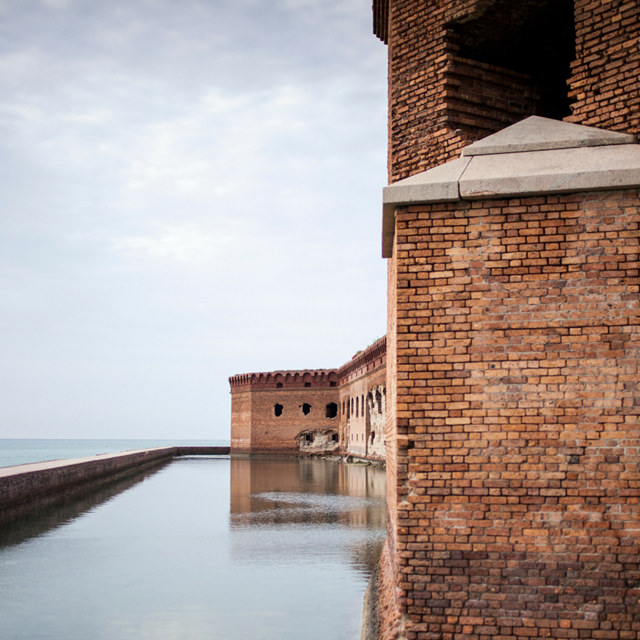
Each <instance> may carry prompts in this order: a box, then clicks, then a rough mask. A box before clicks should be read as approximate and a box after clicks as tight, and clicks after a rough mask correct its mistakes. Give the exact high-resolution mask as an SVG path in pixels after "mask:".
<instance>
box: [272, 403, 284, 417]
mask: <svg viewBox="0 0 640 640" xmlns="http://www.w3.org/2000/svg"><path fill="white" fill-rule="evenodd" d="M282 408H283V407H282V405H281V404H276V405H275V406H274V407H273V413H274V414H275V416H276V418H278V417H280V416H281V415H282Z"/></svg>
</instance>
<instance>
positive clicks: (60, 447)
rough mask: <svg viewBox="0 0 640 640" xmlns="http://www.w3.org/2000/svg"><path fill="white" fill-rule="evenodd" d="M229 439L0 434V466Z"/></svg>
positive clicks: (221, 443)
mask: <svg viewBox="0 0 640 640" xmlns="http://www.w3.org/2000/svg"><path fill="white" fill-rule="evenodd" d="M230 444H231V441H230V440H188V439H142V438H131V439H127V438H120V439H116V438H114V439H110V438H0V467H12V466H15V465H20V464H29V463H32V462H47V461H50V460H69V459H72V458H85V457H88V456H96V455H99V454H101V453H119V452H122V451H131V450H133V449H150V448H153V447H179V446H185V447H228V446H229V445H230Z"/></svg>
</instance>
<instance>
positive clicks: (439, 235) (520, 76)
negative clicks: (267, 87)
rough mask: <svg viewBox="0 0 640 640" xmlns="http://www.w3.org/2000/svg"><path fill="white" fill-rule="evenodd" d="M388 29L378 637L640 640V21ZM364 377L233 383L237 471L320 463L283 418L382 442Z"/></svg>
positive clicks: (389, 8)
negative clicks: (243, 462)
mask: <svg viewBox="0 0 640 640" xmlns="http://www.w3.org/2000/svg"><path fill="white" fill-rule="evenodd" d="M373 14H374V33H375V35H377V36H378V37H379V38H380V39H381V40H382V41H383V42H384V43H385V44H387V46H388V69H389V145H388V149H389V158H388V167H389V186H387V187H386V188H385V189H384V192H383V203H382V204H383V256H384V257H385V258H387V259H388V270H389V286H388V327H387V329H388V330H387V341H386V343H385V354H386V355H385V367H384V368H385V375H386V385H385V388H384V391H385V393H384V395H383V397H384V401H383V402H384V415H385V420H386V428H385V434H384V444H385V447H386V462H387V508H388V523H387V538H386V542H385V545H384V549H383V552H382V556H381V559H380V561H379V564H378V569H377V572H376V575H375V576H374V577H373V579H372V582H371V584H370V587H369V591H368V594H367V598H366V605H365V625H364V630H363V637H365V638H381V639H383V640H390V639H396V638H402V639H407V640H478V639H480V638H484V637H487V636H493V637H495V638H497V639H500V640H519V639H522V638H615V639H621V640H623V639H628V640H632V639H635V638H637V637H638V636H639V634H640V555H639V552H640V469H639V463H640V432H639V425H638V414H639V413H640V389H639V383H640V372H639V370H638V366H639V364H640V349H639V346H640V345H639V335H638V310H639V308H640V305H639V301H640V296H639V291H640V289H639V287H640V269H639V268H640V261H639V253H640V250H639V242H638V239H639V237H640V227H639V223H640V193H639V188H640V146H638V143H637V137H636V135H637V133H638V131H639V129H640V5H639V4H638V2H637V1H636V0H374V3H373ZM356 360H357V359H356ZM349 367H351V368H352V373H354V374H355V373H356V372H362V371H363V368H362V367H361V366H360V365H359V363H358V362H354V364H353V365H352V364H347V365H344V366H343V367H342V368H341V369H338V370H332V371H324V372H276V373H275V374H262V375H259V374H255V375H253V376H249V377H242V376H236V377H235V378H232V379H231V380H232V391H233V403H234V404H233V406H234V417H233V425H234V427H233V428H234V429H235V433H236V436H235V440H234V441H232V449H234V448H235V449H236V450H239V449H240V448H242V449H244V450H246V451H260V450H263V449H267V448H269V449H274V450H275V449H276V448H278V447H279V446H281V447H282V448H283V449H286V450H288V451H294V450H295V449H296V446H295V444H294V443H295V442H297V443H298V446H297V449H298V450H302V449H303V448H304V447H305V446H307V445H305V442H309V440H307V435H309V436H310V437H312V438H313V439H312V441H313V442H315V437H316V433H318V435H319V432H318V431H317V430H316V431H314V432H313V434H311V433H310V429H309V428H306V427H305V426H304V425H305V424H306V423H304V422H303V421H302V420H301V419H298V418H299V416H298V417H296V419H295V420H292V421H290V422H285V421H283V422H282V425H283V427H282V430H276V426H275V424H276V423H275V420H277V418H276V417H275V416H274V417H273V418H272V417H271V416H269V420H271V422H268V421H267V419H266V416H267V414H268V413H269V411H273V407H274V406H275V405H276V404H280V405H282V406H283V409H282V411H283V414H282V417H284V415H285V414H284V411H285V409H286V408H287V407H288V406H289V405H291V408H290V409H289V410H293V411H295V409H296V408H299V409H301V410H302V412H303V413H304V406H305V403H306V404H307V405H312V406H314V408H315V405H314V402H315V403H316V405H319V409H320V410H321V411H323V410H324V408H325V407H327V406H329V404H330V403H335V404H336V405H338V409H339V411H338V415H339V421H338V422H337V423H335V424H337V425H338V428H336V426H335V425H334V423H332V422H330V421H332V420H334V421H335V420H338V417H336V418H330V417H329V414H328V413H326V414H324V415H323V416H321V420H320V421H319V422H318V423H317V424H318V429H322V433H324V434H325V435H326V437H325V440H324V441H323V444H322V445H318V446H325V445H326V443H327V442H329V441H330V442H333V443H335V444H334V445H332V446H335V447H336V448H339V449H341V450H345V451H346V450H352V449H353V450H355V447H356V446H357V445H358V444H360V443H367V442H368V438H370V433H371V432H373V431H375V432H376V437H378V431H379V428H378V427H377V426H376V427H375V428H374V427H373V426H371V425H372V424H373V422H372V421H371V419H370V417H369V413H368V411H369V407H370V406H371V405H370V403H371V398H372V395H371V392H372V390H373V388H374V386H375V387H376V388H378V387H379V386H381V385H380V383H379V382H378V379H377V378H376V380H375V381H372V382H371V383H369V382H368V381H366V380H365V377H364V376H363V374H362V373H359V374H357V375H356V377H355V378H354V379H350V378H349V375H351V374H348V375H345V373H346V370H347V369H349ZM380 370H381V369H380ZM375 371H376V370H375V368H374V369H373V370H372V372H375ZM278 375H280V376H284V378H285V380H283V387H282V389H284V383H285V382H286V381H287V379H288V380H290V385H291V386H290V387H289V388H288V390H284V391H281V392H280V393H281V394H282V397H283V398H285V401H283V402H279V401H278V400H277V397H278V396H277V394H278V387H277V384H278V383H277V381H276V378H277V376H278ZM358 375H359V376H362V378H358ZM375 375H377V374H375ZM287 376H289V378H287ZM305 376H310V378H312V380H310V381H311V384H313V383H314V381H315V380H318V382H317V387H316V388H315V390H314V392H315V394H316V395H315V396H314V400H313V401H312V400H305V397H310V396H305V395H304V394H306V393H308V394H311V393H312V388H310V387H305V386H304V384H303V381H304V380H305ZM360 379H362V382H361V383H359V382H358V380H360ZM332 383H335V384H334V386H331V384H332ZM269 384H271V385H272V387H268V385H269ZM358 384H360V385H361V386H360V387H358V386H357V385H358ZM234 385H237V386H236V387H234ZM261 385H262V386H261ZM349 385H350V386H349ZM241 389H242V391H241ZM307 389H308V390H307ZM261 394H262V395H261ZM331 394H333V395H331ZM354 396H355V398H356V399H358V397H360V403H358V404H356V405H355V407H354V405H353V403H352V400H353V397H354ZM363 396H364V397H365V398H366V399H367V400H366V407H367V409H366V412H365V417H364V423H363V422H362V421H363V417H362V415H361V413H360V412H361V411H362V408H361V407H362V397H363ZM262 397H264V404H263V405H261V404H260V403H261V402H262V400H261V398H262ZM376 397H377V396H376ZM315 398H317V400H316V399H315ZM261 406H262V407H263V409H264V410H261V408H260V407H261ZM343 407H344V408H343ZM354 408H355V409H356V411H358V417H355V418H354V414H353V410H354ZM347 411H351V413H350V414H347V413H346V412H347ZM309 415H311V414H309ZM345 420H346V422H345ZM358 420H360V423H358ZM350 421H353V422H352V423H351V422H350ZM285 424H286V426H284V425H285ZM309 424H311V422H310V423H309ZM351 424H352V425H353V426H352V427H351V429H353V431H351V429H350V428H349V426H345V425H351ZM376 424H377V423H376ZM261 429H262V432H261ZM305 429H306V431H305ZM356 434H358V436H360V435H364V440H362V441H361V440H360V439H359V437H357V436H356ZM269 435H273V436H274V438H271V439H269V438H267V436H269ZM329 436H330V437H329ZM336 437H337V441H336V439H335V438H336ZM296 438H297V440H296ZM301 438H302V440H301ZM278 441H279V443H280V444H278ZM350 448H351V449H350ZM359 453H360V454H362V455H365V456H366V455H367V454H368V453H369V450H368V449H367V448H362V446H360V449H359Z"/></svg>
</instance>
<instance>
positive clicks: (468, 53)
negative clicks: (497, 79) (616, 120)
mask: <svg viewBox="0 0 640 640" xmlns="http://www.w3.org/2000/svg"><path fill="white" fill-rule="evenodd" d="M448 26H449V29H450V32H449V33H450V41H451V42H452V44H454V45H457V46H458V47H459V52H458V53H457V54H456V55H458V56H459V57H460V58H466V59H468V60H475V61H476V62H481V63H486V64H490V65H493V66H496V67H501V68H503V69H509V70H511V71H516V72H519V73H525V74H527V75H528V76H530V78H531V83H532V87H531V88H532V90H533V93H536V94H538V95H539V98H540V100H539V103H538V106H537V109H536V110H535V111H536V113H535V114H534V113H531V115H540V116H545V117H547V118H555V119H557V120H561V119H562V118H564V117H566V116H568V115H571V108H570V100H569V96H568V91H569V89H568V87H567V80H568V79H569V77H570V76H571V62H572V61H573V60H575V38H576V34H575V22H574V7H573V0H519V2H513V0H495V1H494V2H493V3H490V6H488V7H487V8H486V9H485V10H484V11H483V12H482V13H480V14H479V15H478V16H477V17H476V18H475V19H474V18H472V19H470V20H468V21H467V22H465V23H464V24H450V25H448ZM491 97H492V96H489V95H487V98H491Z"/></svg>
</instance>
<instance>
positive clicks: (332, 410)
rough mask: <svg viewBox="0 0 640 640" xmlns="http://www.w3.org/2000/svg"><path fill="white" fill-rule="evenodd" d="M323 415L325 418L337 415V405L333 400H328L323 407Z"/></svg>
mask: <svg viewBox="0 0 640 640" xmlns="http://www.w3.org/2000/svg"><path fill="white" fill-rule="evenodd" d="M324 415H325V416H326V417H327V418H335V417H336V416H337V415H338V405H337V404H336V403H335V402H330V403H329V404H328V405H327V406H326V407H325V412H324Z"/></svg>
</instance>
